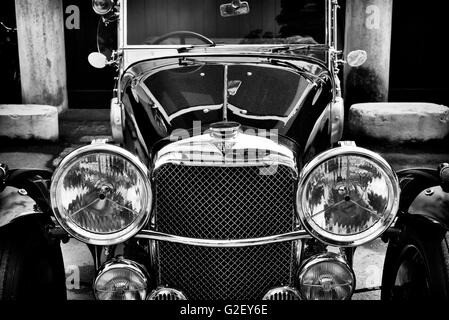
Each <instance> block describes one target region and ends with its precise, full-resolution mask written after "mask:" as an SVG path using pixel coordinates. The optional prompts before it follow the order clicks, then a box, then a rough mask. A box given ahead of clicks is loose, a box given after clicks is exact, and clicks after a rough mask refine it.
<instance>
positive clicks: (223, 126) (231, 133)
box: [210, 121, 240, 139]
mask: <svg viewBox="0 0 449 320" xmlns="http://www.w3.org/2000/svg"><path fill="white" fill-rule="evenodd" d="M239 130H240V123H237V122H227V121H222V122H215V123H212V124H211V125H210V131H211V135H212V136H213V137H215V138H219V139H230V138H234V137H235V136H237V134H238V132H239Z"/></svg>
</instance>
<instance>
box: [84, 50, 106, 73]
mask: <svg viewBox="0 0 449 320" xmlns="http://www.w3.org/2000/svg"><path fill="white" fill-rule="evenodd" d="M87 60H89V64H90V65H91V66H92V67H94V68H97V69H103V68H104V67H106V65H107V64H108V59H107V58H106V56H105V55H104V54H102V53H100V52H92V53H90V54H89V56H88V57H87Z"/></svg>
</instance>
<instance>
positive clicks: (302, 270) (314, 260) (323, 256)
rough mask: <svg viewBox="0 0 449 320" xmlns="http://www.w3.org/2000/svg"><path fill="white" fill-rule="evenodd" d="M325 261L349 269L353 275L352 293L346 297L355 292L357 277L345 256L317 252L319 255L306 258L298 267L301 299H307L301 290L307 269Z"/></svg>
mask: <svg viewBox="0 0 449 320" xmlns="http://www.w3.org/2000/svg"><path fill="white" fill-rule="evenodd" d="M323 262H333V263H338V264H340V265H341V266H343V267H344V268H345V269H347V271H348V272H349V274H350V275H351V278H352V283H351V294H350V295H348V296H347V297H346V300H349V299H351V297H352V295H353V294H354V289H355V288H356V285H357V283H356V279H357V278H356V276H355V273H354V270H353V268H351V266H350V265H349V263H348V262H347V261H346V260H345V259H344V258H343V256H342V255H340V254H337V253H334V252H325V253H320V254H317V255H315V256H312V257H310V258H309V259H307V260H305V261H304V262H303V263H302V264H301V266H300V267H299V269H298V270H299V271H298V277H297V281H298V287H299V288H300V289H299V290H298V293H299V295H300V297H301V299H303V300H307V299H306V297H304V295H303V293H302V290H301V286H302V284H303V282H304V277H305V275H306V273H307V271H309V270H310V269H311V268H312V267H314V266H316V265H318V264H320V263H323Z"/></svg>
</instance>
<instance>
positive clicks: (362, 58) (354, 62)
mask: <svg viewBox="0 0 449 320" xmlns="http://www.w3.org/2000/svg"><path fill="white" fill-rule="evenodd" d="M367 59H368V54H367V53H366V51H365V50H354V51H351V52H349V53H348V55H347V56H346V61H347V63H348V65H350V66H351V67H360V66H361V65H362V64H364V63H365V62H366V60H367Z"/></svg>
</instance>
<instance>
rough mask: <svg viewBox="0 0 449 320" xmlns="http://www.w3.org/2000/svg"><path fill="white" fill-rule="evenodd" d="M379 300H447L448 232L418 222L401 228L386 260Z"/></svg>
mask: <svg viewBox="0 0 449 320" xmlns="http://www.w3.org/2000/svg"><path fill="white" fill-rule="evenodd" d="M381 299H382V300H387V301H410V300H412V301H415V300H446V301H447V300H449V232H448V231H447V230H444V229H443V228H440V227H435V226H430V225H429V224H428V223H427V222H423V221H421V223H419V222H413V223H407V224H404V225H403V228H402V233H401V235H400V238H399V239H398V240H397V241H394V242H393V243H390V244H389V246H388V249H387V253H386V256H385V264H384V270H383V276H382V293H381Z"/></svg>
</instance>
